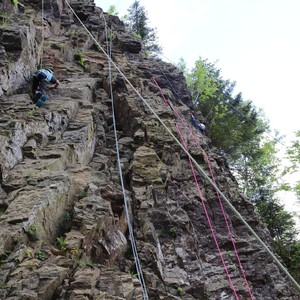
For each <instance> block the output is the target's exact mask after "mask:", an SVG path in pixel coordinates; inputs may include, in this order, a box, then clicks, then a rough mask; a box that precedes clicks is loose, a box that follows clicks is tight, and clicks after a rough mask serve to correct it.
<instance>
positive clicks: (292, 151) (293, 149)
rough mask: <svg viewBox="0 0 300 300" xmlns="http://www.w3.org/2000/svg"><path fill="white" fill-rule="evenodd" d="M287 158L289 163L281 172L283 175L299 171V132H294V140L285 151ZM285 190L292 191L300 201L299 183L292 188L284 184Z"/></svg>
mask: <svg viewBox="0 0 300 300" xmlns="http://www.w3.org/2000/svg"><path fill="white" fill-rule="evenodd" d="M286 154H287V158H288V160H289V162H290V164H289V166H287V167H286V168H285V170H284V172H283V175H285V174H287V173H290V174H292V173H296V172H299V170H300V130H298V131H297V132H296V139H295V140H294V141H292V144H291V146H290V147H288V149H287V152H286ZM285 187H286V189H288V190H292V191H294V192H295V193H296V195H297V197H298V199H300V181H297V182H296V183H295V184H294V185H293V186H291V185H289V184H286V186H285Z"/></svg>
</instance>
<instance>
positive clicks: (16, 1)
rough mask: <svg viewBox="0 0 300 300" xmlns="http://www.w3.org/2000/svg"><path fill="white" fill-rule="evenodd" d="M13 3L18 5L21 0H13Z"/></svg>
mask: <svg viewBox="0 0 300 300" xmlns="http://www.w3.org/2000/svg"><path fill="white" fill-rule="evenodd" d="M11 3H12V4H13V5H14V6H17V5H18V4H19V1H18V0H11Z"/></svg>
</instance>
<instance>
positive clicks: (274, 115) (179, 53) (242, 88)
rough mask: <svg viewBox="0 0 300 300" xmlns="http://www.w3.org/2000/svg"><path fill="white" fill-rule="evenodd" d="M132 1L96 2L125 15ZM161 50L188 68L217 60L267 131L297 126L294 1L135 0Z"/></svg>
mask: <svg viewBox="0 0 300 300" xmlns="http://www.w3.org/2000/svg"><path fill="white" fill-rule="evenodd" d="M133 2H134V0H115V1H107V0H96V1H95V3H96V5H97V6H99V7H101V8H102V9H103V10H104V11H107V10H108V8H109V7H110V6H111V5H115V6H116V8H117V11H118V12H119V16H120V17H122V16H124V15H125V14H127V9H128V8H129V6H130V5H131V4H132V3H133ZM140 4H141V5H142V6H144V8H145V9H146V11H147V12H148V18H149V20H150V21H151V24H150V25H151V27H156V28H157V33H158V37H159V44H160V45H162V47H163V54H164V56H165V57H166V58H168V59H169V60H170V61H172V62H174V63H178V61H179V59H180V58H181V57H182V58H183V59H184V60H185V61H186V63H187V65H188V67H189V68H190V69H191V68H192V67H193V66H194V63H195V61H196V60H197V59H198V58H199V57H202V58H207V59H208V60H209V61H210V62H217V64H216V66H217V67H218V68H220V69H221V70H222V76H223V78H224V79H229V80H230V81H236V82H237V86H236V88H235V92H236V93H238V92H242V94H243V97H244V99H245V100H248V99H250V100H252V101H253V103H254V105H255V106H256V107H258V108H262V109H263V110H264V112H265V115H266V117H267V119H269V120H270V124H271V126H272V128H273V129H279V130H280V133H281V134H283V135H287V136H289V137H292V136H293V132H295V131H296V130H300V125H299V113H300V112H299V108H300V104H299V103H300V101H299V100H300V99H299V98H300V96H299V95H300V92H299V90H300V89H299V88H300V83H299V79H300V75H298V72H299V69H300V17H299V13H300V1H299V0H284V1H283V0H251V1H249V0H248V1H246V0H185V1H182V0H163V1H162V0H140Z"/></svg>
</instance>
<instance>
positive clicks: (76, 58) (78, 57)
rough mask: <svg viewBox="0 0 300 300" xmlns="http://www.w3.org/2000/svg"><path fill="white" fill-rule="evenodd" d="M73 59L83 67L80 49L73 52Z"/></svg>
mask: <svg viewBox="0 0 300 300" xmlns="http://www.w3.org/2000/svg"><path fill="white" fill-rule="evenodd" d="M74 59H75V60H76V61H78V63H79V64H80V65H81V66H82V67H84V60H83V54H82V52H81V51H77V52H76V53H75V54H74Z"/></svg>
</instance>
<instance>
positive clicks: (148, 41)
mask: <svg viewBox="0 0 300 300" xmlns="http://www.w3.org/2000/svg"><path fill="white" fill-rule="evenodd" d="M126 26H127V28H128V30H129V31H130V32H132V33H134V34H135V35H136V36H137V37H138V38H140V39H141V40H142V41H143V43H144V46H145V50H147V51H150V52H161V50H162V49H161V47H160V46H159V45H158V44H157V36H156V29H154V28H151V27H149V25H148V16H147V12H146V10H145V8H144V7H143V6H141V5H140V2H139V1H138V0H136V1H134V3H133V4H132V5H131V6H130V7H129V9H128V18H127V21H126Z"/></svg>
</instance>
